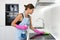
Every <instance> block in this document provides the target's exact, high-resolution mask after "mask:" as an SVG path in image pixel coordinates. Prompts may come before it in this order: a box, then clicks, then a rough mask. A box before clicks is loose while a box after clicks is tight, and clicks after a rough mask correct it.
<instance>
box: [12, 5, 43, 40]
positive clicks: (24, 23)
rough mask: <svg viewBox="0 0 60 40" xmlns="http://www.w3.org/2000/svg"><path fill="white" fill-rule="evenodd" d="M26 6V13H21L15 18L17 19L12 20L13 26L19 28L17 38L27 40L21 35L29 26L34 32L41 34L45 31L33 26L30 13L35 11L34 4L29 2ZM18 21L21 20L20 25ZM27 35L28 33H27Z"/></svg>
mask: <svg viewBox="0 0 60 40" xmlns="http://www.w3.org/2000/svg"><path fill="white" fill-rule="evenodd" d="M24 6H25V11H24V13H23V14H22V13H20V14H18V15H17V17H16V18H15V20H14V21H13V22H12V24H11V25H12V26H13V27H15V28H17V39H16V40H25V39H22V38H21V37H22V36H21V35H22V34H21V33H22V32H25V33H26V31H27V29H28V28H30V29H32V30H33V31H34V32H36V33H38V34H40V33H42V34H43V33H44V32H41V31H39V30H37V29H35V28H34V27H33V26H32V21H31V16H30V15H29V14H32V13H33V11H34V6H33V4H28V5H24ZM18 21H21V23H20V24H19V25H18V24H16V23H17V22H18ZM25 37H26V35H25ZM23 38H24V37H23Z"/></svg>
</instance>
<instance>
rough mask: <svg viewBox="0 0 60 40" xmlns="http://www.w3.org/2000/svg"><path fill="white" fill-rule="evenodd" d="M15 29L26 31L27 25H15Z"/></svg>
mask: <svg viewBox="0 0 60 40" xmlns="http://www.w3.org/2000/svg"><path fill="white" fill-rule="evenodd" d="M16 28H18V29H21V30H27V25H23V26H22V25H16Z"/></svg>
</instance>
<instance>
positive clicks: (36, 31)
mask: <svg viewBox="0 0 60 40" xmlns="http://www.w3.org/2000/svg"><path fill="white" fill-rule="evenodd" d="M34 32H35V33H37V34H44V32H43V31H40V30H37V29H35V30H34Z"/></svg>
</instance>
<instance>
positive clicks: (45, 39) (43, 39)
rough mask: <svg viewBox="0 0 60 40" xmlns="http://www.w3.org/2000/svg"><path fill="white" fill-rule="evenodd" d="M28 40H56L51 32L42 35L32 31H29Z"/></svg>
mask: <svg viewBox="0 0 60 40" xmlns="http://www.w3.org/2000/svg"><path fill="white" fill-rule="evenodd" d="M29 37H30V40H56V39H55V38H54V37H53V36H52V35H51V34H44V35H36V34H34V33H30V36H29Z"/></svg>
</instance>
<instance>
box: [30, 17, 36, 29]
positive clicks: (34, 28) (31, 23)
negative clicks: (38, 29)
mask: <svg viewBox="0 0 60 40" xmlns="http://www.w3.org/2000/svg"><path fill="white" fill-rule="evenodd" d="M31 19H32V18H31V17H30V28H31V29H32V30H35V28H34V27H33V26H32V20H31Z"/></svg>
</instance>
